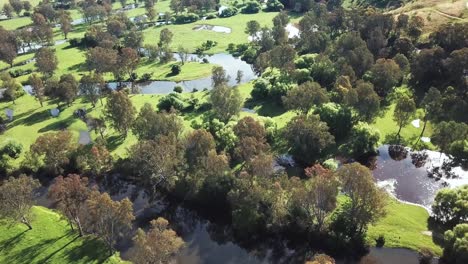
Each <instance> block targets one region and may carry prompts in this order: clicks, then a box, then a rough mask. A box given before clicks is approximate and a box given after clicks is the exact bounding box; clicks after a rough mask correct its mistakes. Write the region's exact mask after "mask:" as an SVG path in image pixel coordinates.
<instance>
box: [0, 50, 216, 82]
mask: <svg viewBox="0 0 468 264" xmlns="http://www.w3.org/2000/svg"><path fill="white" fill-rule="evenodd" d="M53 48H54V49H55V51H56V53H55V54H56V56H57V60H58V66H57V70H56V71H55V74H54V75H55V76H56V77H60V76H61V75H62V74H68V73H71V74H73V75H74V76H75V78H77V79H78V80H79V79H80V78H81V76H82V75H84V74H87V73H88V72H89V71H88V70H87V69H86V53H85V51H84V50H81V49H78V48H71V47H70V46H69V44H68V43H64V44H61V45H58V46H55V47H53ZM33 57H34V54H32V53H30V54H25V55H21V56H19V57H17V58H16V60H15V62H14V66H13V67H12V68H9V65H8V64H6V63H4V62H0V69H4V70H8V71H15V70H32V71H33V72H35V71H36V70H37V67H36V66H35V64H34V62H30V63H27V64H25V65H21V64H22V63H23V62H25V61H27V60H29V59H31V58H33ZM175 63H178V62H176V61H171V62H169V63H164V64H163V63H159V62H152V61H149V60H148V59H146V58H142V59H141V61H140V64H139V67H138V68H137V69H136V71H135V72H136V73H137V74H138V76H139V77H141V76H142V75H143V74H145V73H149V74H151V75H152V77H151V79H152V80H167V81H176V82H179V81H185V80H194V79H199V78H204V77H208V76H210V75H211V70H212V68H213V66H215V65H214V64H209V63H200V62H191V61H189V62H186V63H185V64H184V65H181V72H180V73H179V74H177V75H171V67H172V65H173V64H175ZM178 64H180V63H178ZM15 65H16V66H15ZM28 77H29V74H28V75H23V76H20V77H18V78H17V80H18V81H20V82H21V83H26V82H27V80H28ZM104 79H106V80H107V81H112V80H114V75H112V74H110V73H109V74H105V75H104Z"/></svg>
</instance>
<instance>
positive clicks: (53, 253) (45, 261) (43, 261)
mask: <svg viewBox="0 0 468 264" xmlns="http://www.w3.org/2000/svg"><path fill="white" fill-rule="evenodd" d="M78 238H79V236H78V235H77V236H75V238H73V239H72V240H70V241H69V242H68V243H66V244H65V245H63V246H61V247H60V248H59V249H57V250H55V251H54V252H52V253H51V254H50V255H49V256H47V257H45V258H43V259H42V260H41V261H39V263H47V261H48V260H49V259H51V258H52V257H53V256H54V255H55V254H57V253H58V252H60V251H62V250H63V249H65V248H66V247H67V246H68V245H70V244H71V243H73V242H75V240H77V239H78Z"/></svg>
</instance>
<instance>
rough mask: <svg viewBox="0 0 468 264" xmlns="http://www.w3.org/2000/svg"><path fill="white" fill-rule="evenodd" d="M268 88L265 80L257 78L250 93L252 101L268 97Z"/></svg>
mask: <svg viewBox="0 0 468 264" xmlns="http://www.w3.org/2000/svg"><path fill="white" fill-rule="evenodd" d="M268 87H269V83H268V81H267V80H265V79H263V78H258V79H257V80H256V81H255V82H254V86H253V89H252V92H251V93H250V94H251V95H252V99H254V100H261V99H265V98H266V97H267V96H268Z"/></svg>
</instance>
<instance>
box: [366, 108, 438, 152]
mask: <svg viewBox="0 0 468 264" xmlns="http://www.w3.org/2000/svg"><path fill="white" fill-rule="evenodd" d="M394 111H395V104H394V103H393V104H391V105H390V106H389V107H388V108H387V109H385V112H384V113H383V115H382V116H379V117H377V118H376V120H375V121H374V123H373V124H372V125H373V126H374V127H375V128H377V129H378V130H379V131H380V141H381V143H391V142H392V141H393V140H394V138H395V137H394V136H395V134H396V133H397V132H398V125H397V123H396V122H395V121H393V112H394ZM414 119H421V121H420V123H419V125H420V127H419V128H416V127H414V126H413V125H412V124H409V125H407V126H404V127H403V128H402V129H401V137H402V139H403V140H404V141H407V142H406V143H409V144H408V145H410V143H415V142H416V141H417V138H418V137H419V135H420V134H421V131H422V127H423V125H424V123H423V121H422V118H420V117H418V114H417V115H416V117H415V118H414ZM431 135H432V125H431V123H430V122H428V123H427V126H426V130H425V132H424V136H425V137H431ZM428 146H429V147H431V148H432V147H434V146H433V145H432V144H430V143H429V144H428Z"/></svg>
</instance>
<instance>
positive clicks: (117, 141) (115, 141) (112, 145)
mask: <svg viewBox="0 0 468 264" xmlns="http://www.w3.org/2000/svg"><path fill="white" fill-rule="evenodd" d="M124 141H125V137H124V136H123V135H113V136H110V137H108V138H107V149H108V150H109V151H111V152H112V151H114V150H116V149H117V148H118V147H119V146H120V145H122V143H123V142H124Z"/></svg>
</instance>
